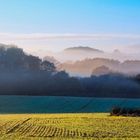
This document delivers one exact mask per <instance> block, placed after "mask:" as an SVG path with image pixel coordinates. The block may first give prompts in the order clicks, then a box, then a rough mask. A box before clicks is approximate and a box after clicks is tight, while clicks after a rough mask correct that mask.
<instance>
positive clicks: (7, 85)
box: [0, 44, 140, 98]
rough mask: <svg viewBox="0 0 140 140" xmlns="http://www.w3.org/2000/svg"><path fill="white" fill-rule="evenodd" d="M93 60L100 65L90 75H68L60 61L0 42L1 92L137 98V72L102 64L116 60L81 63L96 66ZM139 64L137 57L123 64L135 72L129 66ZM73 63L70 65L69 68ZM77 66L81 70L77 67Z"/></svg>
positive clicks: (139, 89) (139, 87) (139, 90)
mask: <svg viewBox="0 0 140 140" xmlns="http://www.w3.org/2000/svg"><path fill="white" fill-rule="evenodd" d="M84 49H85V48H84ZM85 61H88V60H85ZM89 61H92V59H91V60H89ZM95 61H96V62H97V61H98V66H99V65H100V66H99V67H97V68H95V70H93V72H92V73H91V75H90V76H88V77H87V76H86V77H85V76H71V75H69V73H68V72H67V68H66V69H65V67H63V70H62V69H60V66H61V64H58V63H55V62H52V61H51V60H47V59H46V58H44V59H41V58H39V57H37V56H33V55H30V54H27V53H25V52H24V51H23V50H22V49H20V48H18V47H16V46H12V45H4V44H1V46H0V95H29V96H75V97H110V98H112V97H118V98H138V97H140V75H139V74H138V73H134V71H133V74H132V73H131V74H130V73H127V74H126V73H125V74H124V73H123V72H122V73H121V72H117V71H116V72H115V71H111V70H109V68H107V66H105V64H107V65H109V64H110V65H114V64H115V63H116V61H115V60H109V59H108V60H107V59H103V58H100V59H99V58H98V59H93V64H92V62H90V63H89V64H88V62H86V63H84V64H82V67H85V68H86V67H88V66H90V67H91V66H93V67H96V65H95ZM101 61H103V62H101ZM105 62H106V63H105ZM78 63H81V62H78ZM138 63H140V61H138V60H137V61H136V62H134V61H129V62H127V63H125V64H123V65H124V66H125V67H126V68H128V67H131V69H136V71H138V69H139V65H138V67H132V66H136V65H137V64H138ZM101 64H104V65H101ZM86 65H87V66H86ZM117 65H118V64H117ZM76 66H78V64H76ZM76 66H74V65H73V66H72V68H73V69H74V68H76ZM79 68H80V69H81V70H82V68H81V67H80V66H79ZM79 74H80V73H79Z"/></svg>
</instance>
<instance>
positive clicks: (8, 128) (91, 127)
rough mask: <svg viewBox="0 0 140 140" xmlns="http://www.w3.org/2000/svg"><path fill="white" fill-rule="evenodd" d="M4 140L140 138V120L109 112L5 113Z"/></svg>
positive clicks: (0, 123) (0, 128)
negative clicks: (110, 114) (111, 114)
mask: <svg viewBox="0 0 140 140" xmlns="http://www.w3.org/2000/svg"><path fill="white" fill-rule="evenodd" d="M0 139H1V140H7V139H10V140H16V139H17V140H32V139H34V140H45V139H46V140H48V139H56V140H67V139H68V140H70V139H79V140H80V139H89V140H90V139H93V140H94V139H95V140H96V139H105V140H106V139H120V140H122V139H133V140H135V139H137V140H138V139H140V118H139V117H113V116H109V114H107V113H85V114H83V113H82V114H81V113H77V114H10V115H9V114H3V115H0Z"/></svg>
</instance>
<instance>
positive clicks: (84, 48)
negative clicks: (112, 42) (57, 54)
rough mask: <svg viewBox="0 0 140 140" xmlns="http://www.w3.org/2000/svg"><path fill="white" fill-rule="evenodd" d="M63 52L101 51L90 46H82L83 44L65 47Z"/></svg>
mask: <svg viewBox="0 0 140 140" xmlns="http://www.w3.org/2000/svg"><path fill="white" fill-rule="evenodd" d="M64 51H65V52H71V51H72V52H73V51H77V52H78V51H84V52H90V53H91V52H92V53H93V52H97V53H103V51H101V50H98V49H94V48H91V47H84V46H79V47H71V48H67V49H65V50H64Z"/></svg>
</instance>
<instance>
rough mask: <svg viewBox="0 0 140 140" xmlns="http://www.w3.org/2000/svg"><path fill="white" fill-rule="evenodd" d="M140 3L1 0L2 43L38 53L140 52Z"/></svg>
mask: <svg viewBox="0 0 140 140" xmlns="http://www.w3.org/2000/svg"><path fill="white" fill-rule="evenodd" d="M139 25H140V0H0V43H6V44H16V45H18V46H19V47H22V48H23V49H25V50H26V51H29V52H31V53H35V52H37V51H41V52H45V51H47V50H50V51H56V52H57V51H61V50H63V49H64V48H67V47H74V46H90V47H94V48H97V49H102V50H104V51H112V50H113V49H119V50H121V51H126V52H128V53H129V52H134V53H135V52H138V51H140V45H139V44H140V26H139Z"/></svg>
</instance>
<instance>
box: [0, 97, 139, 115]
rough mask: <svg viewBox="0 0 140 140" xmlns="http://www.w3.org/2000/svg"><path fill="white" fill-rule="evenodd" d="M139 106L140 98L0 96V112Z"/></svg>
mask: <svg viewBox="0 0 140 140" xmlns="http://www.w3.org/2000/svg"><path fill="white" fill-rule="evenodd" d="M114 106H119V107H131V108H132V107H133V108H139V107H140V99H125V98H124V99H121V98H92V97H64V96H0V113H3V114H5V113H7V114H20V113H22V114H27V113H30V114H31V113H33V114H34V113H93V112H94V113H95V112H96V113H98V112H103V113H106V112H110V110H111V109H112V107H114Z"/></svg>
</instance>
